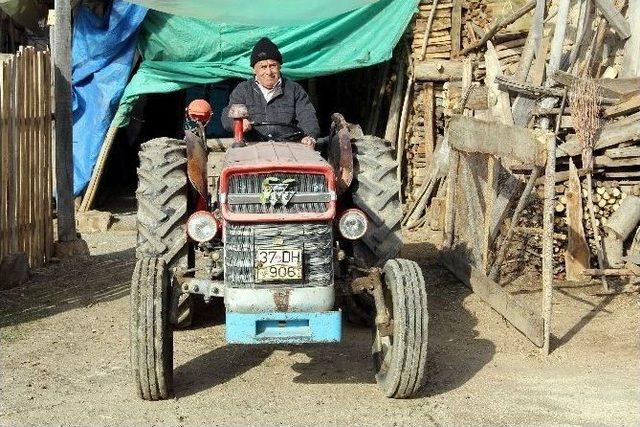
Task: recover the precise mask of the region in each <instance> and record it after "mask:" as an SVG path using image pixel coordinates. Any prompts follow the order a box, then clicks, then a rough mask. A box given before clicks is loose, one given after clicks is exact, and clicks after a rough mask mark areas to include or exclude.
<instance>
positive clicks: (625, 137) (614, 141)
mask: <svg viewBox="0 0 640 427" xmlns="http://www.w3.org/2000/svg"><path fill="white" fill-rule="evenodd" d="M630 118H631V120H626V119H624V120H618V121H616V122H613V123H607V124H606V125H604V126H602V127H601V128H600V129H599V130H598V132H597V133H596V135H595V137H594V147H595V149H596V150H599V149H603V148H608V147H612V146H614V145H618V144H620V143H623V142H628V141H635V140H638V139H640V126H638V121H637V120H640V113H636V114H634V115H632V116H630ZM581 152H582V146H581V145H580V142H579V141H578V138H577V137H576V136H575V135H574V134H571V135H567V138H566V142H564V143H562V144H560V145H559V146H558V156H559V157H563V156H567V155H569V156H577V155H578V154H580V153H581Z"/></svg>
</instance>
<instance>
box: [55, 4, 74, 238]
mask: <svg viewBox="0 0 640 427" xmlns="http://www.w3.org/2000/svg"><path fill="white" fill-rule="evenodd" d="M55 13H56V15H55V26H54V46H53V58H54V60H53V62H54V67H55V71H54V73H55V106H56V130H55V138H56V193H57V205H56V206H57V211H58V240H59V241H60V242H69V241H72V240H75V239H76V219H75V212H74V204H73V155H72V146H73V133H72V132H73V119H72V113H71V3H70V0H56V1H55Z"/></svg>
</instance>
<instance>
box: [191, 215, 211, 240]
mask: <svg viewBox="0 0 640 427" xmlns="http://www.w3.org/2000/svg"><path fill="white" fill-rule="evenodd" d="M187 234H188V235H189V237H191V238H192V239H193V240H195V241H196V242H200V243H203V242H208V241H209V240H211V239H213V238H214V237H216V234H218V221H217V220H216V217H215V216H213V214H212V213H211V212H207V211H197V212H194V213H193V214H191V216H190V217H189V220H187Z"/></svg>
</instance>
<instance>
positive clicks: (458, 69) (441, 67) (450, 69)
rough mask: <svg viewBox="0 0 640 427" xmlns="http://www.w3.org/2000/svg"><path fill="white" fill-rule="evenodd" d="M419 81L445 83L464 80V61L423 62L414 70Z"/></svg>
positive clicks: (418, 63)
mask: <svg viewBox="0 0 640 427" xmlns="http://www.w3.org/2000/svg"><path fill="white" fill-rule="evenodd" d="M414 73H415V78H416V80H418V81H433V82H444V81H449V80H461V79H462V61H454V60H450V61H446V60H442V61H426V62H424V61H422V62H417V63H416V64H415V68H414Z"/></svg>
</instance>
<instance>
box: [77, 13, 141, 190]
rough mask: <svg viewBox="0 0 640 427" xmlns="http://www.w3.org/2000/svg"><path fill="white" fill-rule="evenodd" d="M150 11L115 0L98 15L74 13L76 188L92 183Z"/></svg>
mask: <svg viewBox="0 0 640 427" xmlns="http://www.w3.org/2000/svg"><path fill="white" fill-rule="evenodd" d="M146 13H147V9H145V8H143V7H141V6H138V5H134V4H131V3H128V2H126V1H124V0H115V1H114V2H113V5H112V9H111V13H110V14H108V15H107V16H106V17H105V18H104V19H101V18H98V17H96V16H95V15H94V14H93V13H92V12H91V11H90V10H89V9H87V8H86V7H85V6H82V5H80V6H79V7H78V8H77V10H76V13H75V15H74V28H73V46H72V80H73V192H74V194H75V195H79V194H80V193H81V192H82V191H83V190H84V189H85V187H86V186H87V184H88V183H89V179H90V178H91V173H92V171H93V167H94V165H95V163H96V161H97V158H98V154H99V153H100V147H101V146H102V142H103V140H104V137H105V135H106V133H107V129H108V127H109V125H110V123H111V120H112V118H113V116H114V115H115V113H116V110H117V108H118V102H119V100H120V98H121V96H122V92H123V90H124V88H125V86H126V84H127V80H128V78H129V75H130V74H131V68H132V66H133V59H134V54H135V48H136V34H137V30H138V28H139V26H140V23H141V22H142V20H143V19H144V17H145V14H146Z"/></svg>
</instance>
